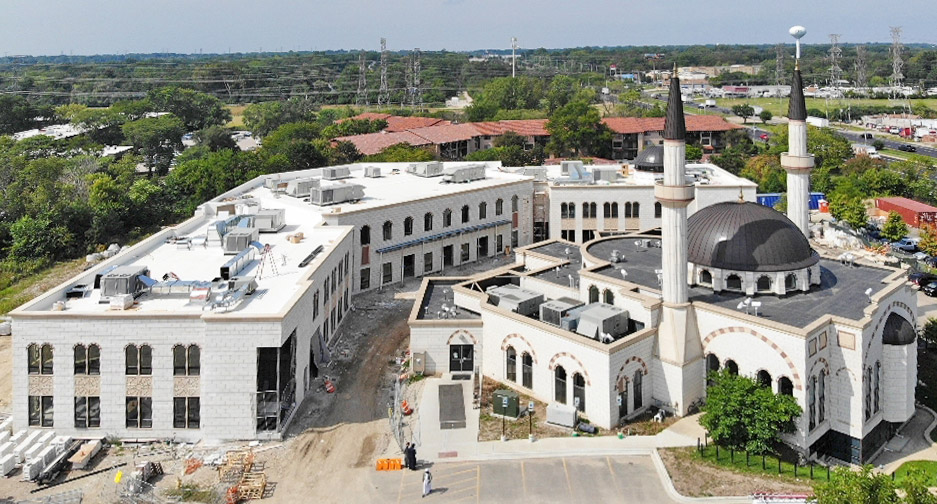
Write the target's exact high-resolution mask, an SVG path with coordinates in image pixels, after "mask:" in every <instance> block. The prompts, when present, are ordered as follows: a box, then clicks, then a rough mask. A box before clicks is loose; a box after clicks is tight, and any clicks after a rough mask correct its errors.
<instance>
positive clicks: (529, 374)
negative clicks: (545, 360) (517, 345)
mask: <svg viewBox="0 0 937 504" xmlns="http://www.w3.org/2000/svg"><path fill="white" fill-rule="evenodd" d="M521 378H522V380H523V383H522V385H524V386H525V387H527V388H529V389H532V388H534V359H533V358H532V357H531V356H530V354H529V353H527V352H524V354H523V355H521Z"/></svg>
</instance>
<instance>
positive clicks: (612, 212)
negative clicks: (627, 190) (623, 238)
mask: <svg viewBox="0 0 937 504" xmlns="http://www.w3.org/2000/svg"><path fill="white" fill-rule="evenodd" d="M602 210H603V214H604V215H605V218H606V219H615V218H618V203H615V202H614V201H611V202H609V201H606V202H605V204H604V205H602Z"/></svg>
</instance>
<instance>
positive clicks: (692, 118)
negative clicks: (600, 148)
mask: <svg viewBox="0 0 937 504" xmlns="http://www.w3.org/2000/svg"><path fill="white" fill-rule="evenodd" d="M684 118H685V120H686V132H687V143H690V144H698V145H700V146H701V147H703V148H704V149H706V148H707V147H708V148H709V149H707V150H714V149H717V148H719V147H720V146H721V145H722V134H723V133H724V132H726V131H729V130H734V129H740V128H741V126H738V125H735V124H732V123H730V122H728V121H726V120H725V119H723V118H722V117H720V116H711V115H686V116H684ZM602 122H603V123H605V125H606V126H608V127H609V129H610V130H612V133H613V136H612V153H613V154H614V157H615V159H634V158H636V157H637V156H638V153H639V152H641V151H642V150H644V148H645V147H647V146H649V145H661V144H663V142H664V137H663V134H662V133H663V131H664V118H663V117H606V118H604V119H602Z"/></svg>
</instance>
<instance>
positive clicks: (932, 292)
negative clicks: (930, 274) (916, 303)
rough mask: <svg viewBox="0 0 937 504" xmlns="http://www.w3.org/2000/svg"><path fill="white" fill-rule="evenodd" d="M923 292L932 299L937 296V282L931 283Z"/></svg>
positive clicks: (923, 288)
mask: <svg viewBox="0 0 937 504" xmlns="http://www.w3.org/2000/svg"><path fill="white" fill-rule="evenodd" d="M921 292H923V293H924V294H926V295H928V296H930V297H934V296H937V282H931V283H929V284H927V285H925V286H924V287H921Z"/></svg>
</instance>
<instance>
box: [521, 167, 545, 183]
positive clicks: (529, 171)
mask: <svg viewBox="0 0 937 504" xmlns="http://www.w3.org/2000/svg"><path fill="white" fill-rule="evenodd" d="M521 174H522V175H527V176H528V177H533V178H534V180H536V181H537V182H546V180H547V169H546V167H544V166H530V167H527V168H524V169H523V170H521Z"/></svg>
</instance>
